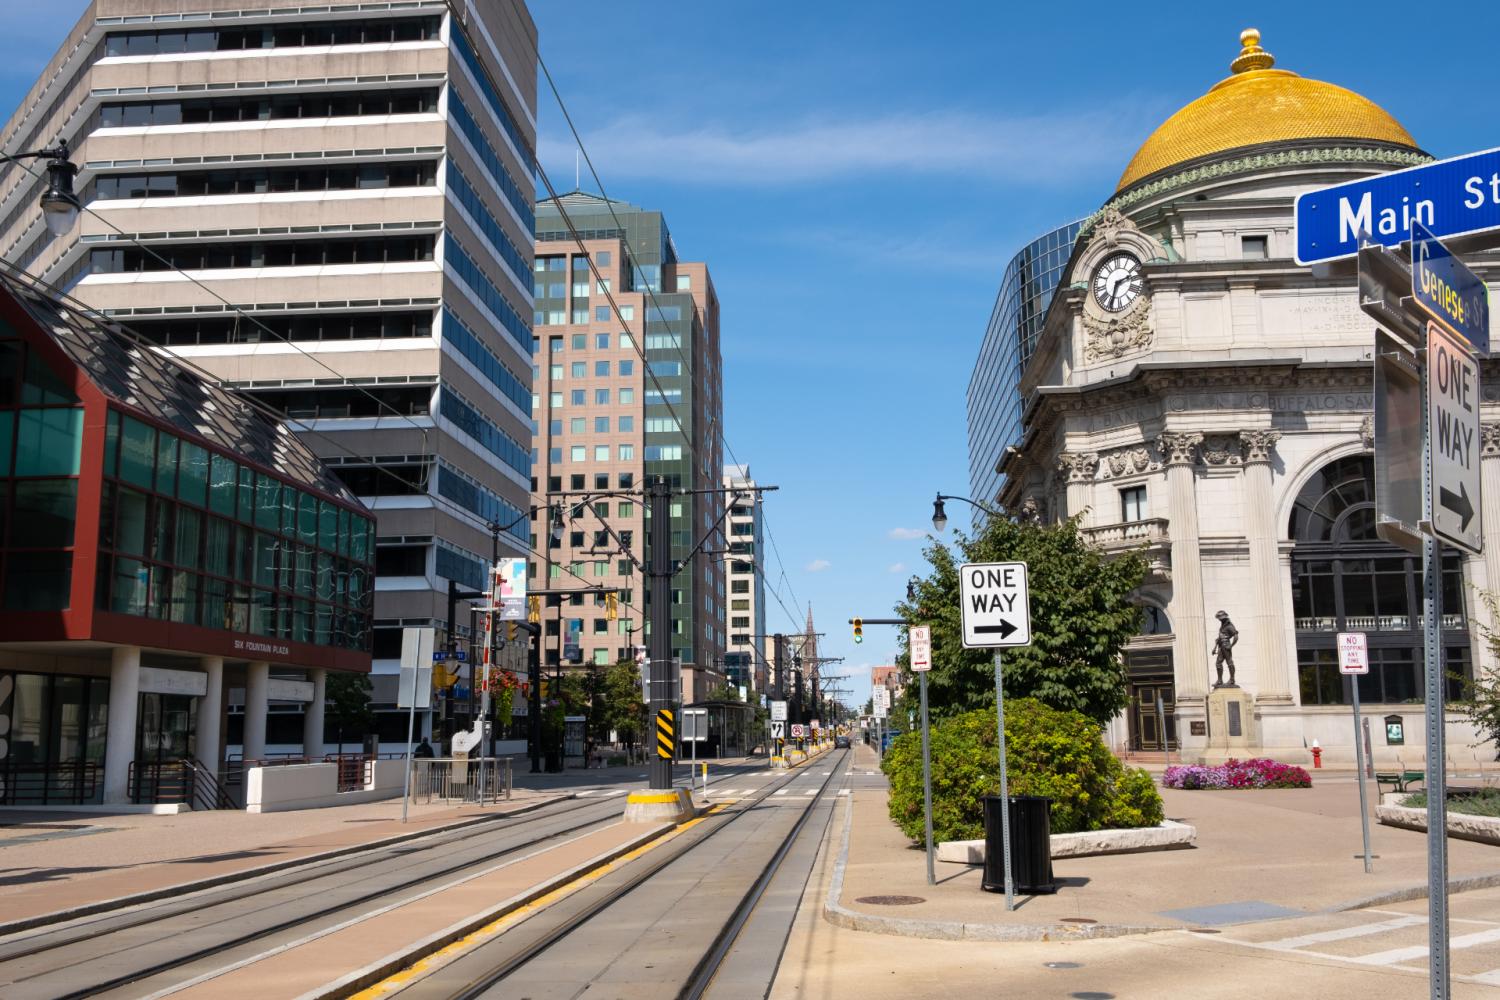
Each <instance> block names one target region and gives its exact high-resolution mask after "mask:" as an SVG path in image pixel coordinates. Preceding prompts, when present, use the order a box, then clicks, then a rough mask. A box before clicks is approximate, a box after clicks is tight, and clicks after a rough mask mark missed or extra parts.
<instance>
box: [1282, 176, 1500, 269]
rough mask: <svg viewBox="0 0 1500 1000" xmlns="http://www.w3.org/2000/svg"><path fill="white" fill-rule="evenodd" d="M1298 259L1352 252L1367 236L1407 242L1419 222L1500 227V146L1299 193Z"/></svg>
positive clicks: (1441, 232)
mask: <svg viewBox="0 0 1500 1000" xmlns="http://www.w3.org/2000/svg"><path fill="white" fill-rule="evenodd" d="M1296 213H1297V223H1296V226H1297V263H1298V264H1303V265H1307V264H1318V263H1322V262H1324V261H1330V260H1338V259H1339V258H1341V257H1353V256H1354V255H1355V254H1356V253H1357V252H1358V251H1359V244H1360V234H1361V233H1366V234H1368V236H1369V239H1370V240H1373V241H1374V242H1376V243H1380V244H1383V245H1385V246H1391V247H1393V246H1397V245H1399V244H1402V243H1405V242H1406V241H1407V239H1408V238H1409V237H1410V234H1411V226H1412V223H1413V222H1416V223H1419V224H1421V225H1423V226H1426V227H1427V228H1428V229H1429V230H1431V231H1432V233H1433V235H1435V236H1437V237H1439V238H1442V237H1444V236H1462V235H1464V234H1465V233H1474V232H1479V231H1480V230H1484V229H1495V228H1500V149H1487V150H1485V151H1484V152H1482V153H1468V154H1466V155H1464V156H1455V157H1453V158H1452V159H1449V160H1438V161H1437V162H1435V163H1425V164H1423V165H1422V166H1420V167H1410V168H1408V169H1406V170H1396V171H1392V172H1391V173H1386V174H1377V175H1375V176H1373V177H1364V178H1361V179H1360V180H1357V181H1350V182H1349V183H1347V184H1338V185H1335V186H1333V187H1328V188H1323V189H1321V190H1319V191H1308V192H1306V193H1305V194H1301V195H1298V196H1297V209H1296Z"/></svg>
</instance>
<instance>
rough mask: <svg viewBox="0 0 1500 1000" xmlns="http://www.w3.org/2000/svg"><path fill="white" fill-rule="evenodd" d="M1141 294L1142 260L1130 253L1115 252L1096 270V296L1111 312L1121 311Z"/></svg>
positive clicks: (1101, 304)
mask: <svg viewBox="0 0 1500 1000" xmlns="http://www.w3.org/2000/svg"><path fill="white" fill-rule="evenodd" d="M1140 294H1141V262H1140V261H1138V260H1136V259H1135V258H1134V257H1132V256H1130V254H1128V253H1121V254H1115V255H1114V256H1113V257H1111V258H1109V259H1108V260H1106V261H1105V262H1104V263H1103V264H1100V265H1099V270H1097V271H1095V272H1094V298H1095V299H1096V300H1097V301H1098V303H1099V305H1100V306H1102V307H1103V308H1105V309H1107V310H1109V311H1110V312H1119V311H1120V310H1121V309H1124V308H1125V307H1126V306H1128V305H1130V304H1131V303H1132V302H1134V301H1135V300H1136V298H1137V297H1138V296H1139V295H1140Z"/></svg>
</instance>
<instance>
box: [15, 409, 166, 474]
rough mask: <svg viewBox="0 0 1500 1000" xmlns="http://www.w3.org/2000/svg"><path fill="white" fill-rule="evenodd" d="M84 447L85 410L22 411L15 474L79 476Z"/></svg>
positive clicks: (17, 424) (18, 418)
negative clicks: (79, 463)
mask: <svg viewBox="0 0 1500 1000" xmlns="http://www.w3.org/2000/svg"><path fill="white" fill-rule="evenodd" d="M148 429H149V428H148ZM82 444H83V411H82V410H78V409H69V410H63V409H55V410H21V411H20V412H19V413H18V414H17V415H16V475H18V476H76V475H78V454H79V450H80V448H81V446H82ZM147 461H148V463H149V458H148V460H147ZM147 467H148V468H149V464H148V466H147ZM143 485H150V480H149V479H147V481H146V483H144V484H143Z"/></svg>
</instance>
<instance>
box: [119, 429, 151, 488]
mask: <svg viewBox="0 0 1500 1000" xmlns="http://www.w3.org/2000/svg"><path fill="white" fill-rule="evenodd" d="M155 461H156V428H154V427H150V426H148V425H146V424H143V423H141V422H140V421H139V420H135V419H132V418H131V417H126V418H125V419H124V421H123V422H122V423H121V425H120V478H121V479H123V480H125V481H126V482H128V483H134V484H135V485H137V486H145V487H147V488H150V487H151V486H152V485H153V484H154V483H155V482H156V475H155V472H156V470H155V469H154V468H153V465H154V464H155Z"/></svg>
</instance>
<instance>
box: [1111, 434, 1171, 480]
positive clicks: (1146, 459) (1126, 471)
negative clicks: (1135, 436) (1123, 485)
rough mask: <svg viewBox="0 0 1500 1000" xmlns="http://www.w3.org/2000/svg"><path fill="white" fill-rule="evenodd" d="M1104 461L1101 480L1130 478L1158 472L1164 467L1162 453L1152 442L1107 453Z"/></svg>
mask: <svg viewBox="0 0 1500 1000" xmlns="http://www.w3.org/2000/svg"><path fill="white" fill-rule="evenodd" d="M1103 459H1104V460H1103V463H1102V464H1101V465H1100V478H1101V479H1110V478H1113V477H1116V476H1129V475H1134V474H1136V473H1141V472H1157V471H1159V470H1160V469H1161V467H1162V461H1161V453H1160V452H1159V451H1158V450H1157V449H1156V446H1155V444H1154V443H1150V442H1148V443H1146V444H1138V445H1130V446H1129V447H1125V448H1116V449H1114V450H1113V451H1107V452H1105V453H1104V455H1103Z"/></svg>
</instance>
